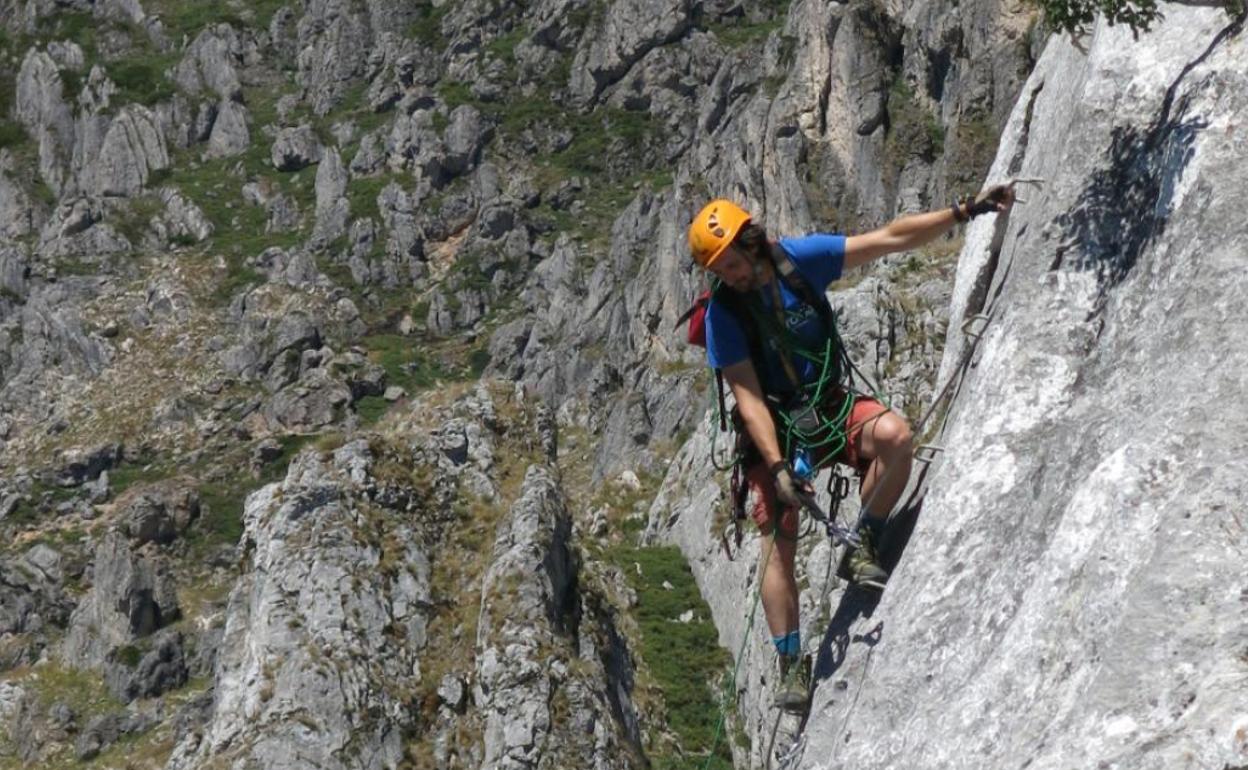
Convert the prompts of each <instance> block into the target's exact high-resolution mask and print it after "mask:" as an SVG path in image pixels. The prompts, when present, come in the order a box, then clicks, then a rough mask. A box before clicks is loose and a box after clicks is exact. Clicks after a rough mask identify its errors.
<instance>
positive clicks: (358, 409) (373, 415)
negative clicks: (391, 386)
mask: <svg viewBox="0 0 1248 770" xmlns="http://www.w3.org/2000/svg"><path fill="white" fill-rule="evenodd" d="M390 406H391V404H390V402H389V401H387V400H386V399H384V398H382V397H381V396H365V397H364V398H361V399H360V400H358V401H356V402H355V413H356V414H358V415H359V416H360V424H361V425H366V426H367V425H375V424H377V421H378V420H380V419H381V418H382V417H383V416H384V415H385V414H386V412H388V411H390Z"/></svg>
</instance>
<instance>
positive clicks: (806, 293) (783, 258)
mask: <svg viewBox="0 0 1248 770" xmlns="http://www.w3.org/2000/svg"><path fill="white" fill-rule="evenodd" d="M767 254H768V255H769V256H770V257H771V263H772V265H774V266H775V268H776V273H777V274H779V276H780V279H781V280H782V281H784V283H785V284H786V285H787V286H788V287H789V288H790V289H791V290H792V291H793V293H794V294H796V295H797V298H798V299H800V300H801V301H802V302H803V303H805V304H807V305H809V306H810V307H812V308H814V309H815V312H816V313H818V314H819V320H820V321H822V322H823V330H824V333H826V334H827V335H828V336H829V337H832V336H834V335H835V334H836V316H835V314H834V313H833V312H832V305H831V303H829V302H828V295H827V294H824V293H823V292H821V291H816V290H815V287H814V286H811V284H810V281H807V280H806V276H804V275H802V273H801V271H800V270H798V269H797V265H795V264H793V259H792V258H791V257H789V254H788V252H786V251H785V250H784V249H782V248H780V247H779V246H775V247H772V248H768V249H767Z"/></svg>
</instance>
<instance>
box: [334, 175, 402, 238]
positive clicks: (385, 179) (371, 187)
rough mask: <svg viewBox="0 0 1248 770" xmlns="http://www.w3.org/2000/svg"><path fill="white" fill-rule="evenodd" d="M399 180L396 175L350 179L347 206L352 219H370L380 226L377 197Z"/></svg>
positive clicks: (379, 209) (379, 210)
mask: <svg viewBox="0 0 1248 770" xmlns="http://www.w3.org/2000/svg"><path fill="white" fill-rule="evenodd" d="M399 179H400V178H399V176H398V175H396V174H379V175H378V176H366V177H360V178H358V179H352V180H351V182H350V184H348V185H347V204H348V205H349V206H350V207H351V216H352V218H356V219H358V218H362V217H371V218H372V220H373V221H374V222H376V223H377V224H381V208H380V207H379V206H378V205H377V196H379V195H381V191H382V190H384V189H385V188H386V186H387V185H389V184H390V183H391V182H397V181H399ZM379 240H380V239H379Z"/></svg>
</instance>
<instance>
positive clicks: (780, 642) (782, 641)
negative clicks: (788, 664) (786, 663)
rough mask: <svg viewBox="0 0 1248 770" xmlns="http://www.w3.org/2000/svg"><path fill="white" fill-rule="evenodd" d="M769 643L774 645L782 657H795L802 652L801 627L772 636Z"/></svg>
mask: <svg viewBox="0 0 1248 770" xmlns="http://www.w3.org/2000/svg"><path fill="white" fill-rule="evenodd" d="M771 643H772V644H774V645H776V652H778V653H779V654H780V655H781V656H782V657H785V658H796V657H798V656H799V655H801V654H802V632H801V629H798V630H796V631H790V632H788V633H787V634H785V635H784V636H773V637H771Z"/></svg>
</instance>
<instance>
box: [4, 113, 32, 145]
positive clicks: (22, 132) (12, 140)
mask: <svg viewBox="0 0 1248 770" xmlns="http://www.w3.org/2000/svg"><path fill="white" fill-rule="evenodd" d="M27 140H28V137H27V136H26V129H24V128H22V126H21V124H20V123H18V122H17V121H13V120H4V119H2V118H0V148H5V147H18V146H20V145H23V144H25V143H26V142H27Z"/></svg>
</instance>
